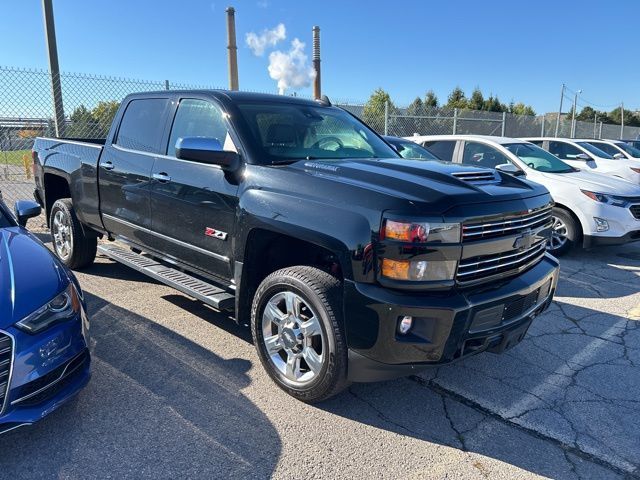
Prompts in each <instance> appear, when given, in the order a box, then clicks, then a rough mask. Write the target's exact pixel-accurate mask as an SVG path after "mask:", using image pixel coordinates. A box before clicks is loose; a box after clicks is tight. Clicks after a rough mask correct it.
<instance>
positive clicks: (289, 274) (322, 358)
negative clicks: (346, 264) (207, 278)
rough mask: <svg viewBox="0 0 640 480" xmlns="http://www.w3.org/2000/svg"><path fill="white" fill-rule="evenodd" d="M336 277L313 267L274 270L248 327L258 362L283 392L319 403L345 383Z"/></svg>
mask: <svg viewBox="0 0 640 480" xmlns="http://www.w3.org/2000/svg"><path fill="white" fill-rule="evenodd" d="M340 293H341V283H340V280H338V279H337V278H335V277H333V276H332V275H330V274H328V273H327V272H324V271H322V270H320V269H318V268H314V267H308V266H296V267H288V268H283V269H282V270H278V271H276V272H273V273H272V274H271V275H269V276H268V277H267V278H265V279H264V281H263V282H262V283H261V284H260V286H259V287H258V289H257V291H256V294H255V297H254V299H253V305H252V309H251V331H252V335H253V341H254V344H255V346H256V349H257V351H258V356H259V358H260V362H261V363H262V366H263V367H264V368H265V370H266V371H267V373H268V374H269V376H270V377H271V378H272V380H273V381H274V382H275V383H276V384H277V385H278V386H279V387H280V388H282V389H283V390H284V391H286V392H287V393H289V394H290V395H292V396H293V397H295V398H297V399H298V400H302V401H303V402H308V403H312V402H319V401H322V400H326V399H327V398H329V397H331V396H333V395H336V394H337V393H339V392H340V391H341V390H343V389H344V388H346V387H347V386H348V381H347V346H346V342H345V339H344V333H343V330H342V325H341V322H340V316H341V312H342V303H341V294H340Z"/></svg>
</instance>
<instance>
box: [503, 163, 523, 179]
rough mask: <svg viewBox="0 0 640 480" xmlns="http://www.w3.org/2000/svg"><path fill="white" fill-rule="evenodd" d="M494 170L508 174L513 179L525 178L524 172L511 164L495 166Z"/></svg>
mask: <svg viewBox="0 0 640 480" xmlns="http://www.w3.org/2000/svg"><path fill="white" fill-rule="evenodd" d="M496 170H499V171H501V172H503V173H508V174H509V175H513V176H514V177H523V176H526V174H525V173H524V170H521V169H519V168H518V167H516V166H515V165H514V164H513V163H502V164H500V165H496Z"/></svg>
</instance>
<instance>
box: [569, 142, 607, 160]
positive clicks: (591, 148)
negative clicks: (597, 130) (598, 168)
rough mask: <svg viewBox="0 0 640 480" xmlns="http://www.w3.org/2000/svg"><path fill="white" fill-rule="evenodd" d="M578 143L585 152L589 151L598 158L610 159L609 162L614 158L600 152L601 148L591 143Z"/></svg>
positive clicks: (602, 151)
mask: <svg viewBox="0 0 640 480" xmlns="http://www.w3.org/2000/svg"><path fill="white" fill-rule="evenodd" d="M576 143H577V144H578V145H580V146H581V147H582V148H584V149H585V150H587V151H588V152H591V153H592V154H594V155H595V156H596V157H600V158H608V159H609V160H611V159H612V158H613V156H612V155H609V154H608V153H607V152H605V151H604V150H600V149H599V148H596V147H594V146H593V145H591V144H590V143H587V142H576Z"/></svg>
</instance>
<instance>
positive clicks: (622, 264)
mask: <svg viewBox="0 0 640 480" xmlns="http://www.w3.org/2000/svg"><path fill="white" fill-rule="evenodd" d="M78 276H79V278H80V281H81V283H82V285H83V287H84V289H85V292H86V295H87V298H88V306H89V311H90V315H91V317H92V336H93V343H94V363H93V378H92V381H91V383H90V384H89V386H88V387H87V388H86V389H85V390H84V391H83V392H82V393H81V394H80V395H79V396H78V397H77V398H76V399H74V400H73V401H71V402H70V403H68V404H66V405H65V406H63V407H62V408H60V409H59V410H58V411H56V412H55V413H53V414H52V415H51V416H50V417H48V418H47V419H46V420H44V421H42V422H40V423H39V424H37V425H35V426H33V427H30V428H24V429H19V430H16V431H14V432H11V433H9V434H7V435H4V436H2V437H0V477H2V478H12V479H18V478H65V479H66V478H70V479H76V478H78V479H79V478H82V479H86V478H140V477H151V478H220V477H224V478H248V477H251V478H267V477H271V476H273V477H276V478H371V477H373V478H379V477H392V478H444V477H446V478H530V477H535V476H546V477H552V478H593V479H596V478H597V479H603V478H618V477H620V478H623V477H635V476H640V468H639V467H640V415H639V413H640V400H639V399H640V328H639V326H640V246H633V245H632V246H626V247H617V248H609V249H602V250H595V251H591V252H577V253H574V254H571V255H569V256H567V257H564V258H563V259H562V273H561V280H560V283H559V287H558V292H557V296H556V300H555V302H554V304H553V306H552V307H551V309H550V310H549V311H548V312H547V313H545V314H544V315H542V316H540V317H539V318H537V319H536V320H535V322H534V324H533V326H532V328H531V330H530V332H529V334H528V336H527V337H526V339H525V340H524V341H523V342H522V343H521V344H520V345H518V346H517V347H515V348H514V349H512V350H510V351H508V352H507V353H505V354H503V355H500V356H498V355H493V354H483V355H481V356H477V357H474V358H472V359H469V360H467V361H465V362H462V363H459V364H456V365H451V366H446V367H441V368H438V369H433V370H429V371H427V372H425V373H423V374H421V375H419V376H414V377H411V378H406V379H400V380H396V381H391V382H386V383H379V384H367V385H364V384H359V385H353V386H352V387H351V388H350V389H349V390H348V391H347V392H345V393H344V394H342V395H340V396H338V397H336V398H334V399H332V400H330V401H328V402H326V403H323V404H321V405H316V406H307V405H304V404H302V403H299V402H297V401H295V400H294V399H292V398H291V397H289V396H287V395H286V394H285V393H284V392H282V391H280V390H279V389H278V388H277V387H276V386H275V385H274V384H272V383H271V382H270V381H269V379H268V377H267V375H266V374H264V373H263V371H262V368H261V366H260V364H259V361H258V358H257V356H256V353H255V350H254V348H253V345H252V343H251V339H250V334H249V332H248V330H246V329H243V328H241V327H237V326H235V323H233V322H232V321H231V320H229V319H228V318H227V317H226V316H225V315H222V314H220V313H218V312H216V311H214V310H212V309H210V308H208V307H206V306H204V305H202V304H200V303H198V302H195V301H193V300H191V299H189V298H188V297H186V296H184V295H182V294H180V293H177V292H175V291H173V290H172V289H170V288H168V287H165V286H163V285H160V284H157V283H155V282H153V281H152V280H150V279H148V278H147V277H144V276H142V275H140V274H138V273H136V272H134V271H132V270H130V269H128V268H126V267H124V266H121V265H118V264H116V263H113V262H112V261H111V260H108V259H106V258H102V257H99V258H98V261H97V263H96V264H95V265H94V266H93V267H91V268H90V269H88V270H86V271H84V272H83V273H80V274H79V275H78Z"/></svg>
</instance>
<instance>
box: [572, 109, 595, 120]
mask: <svg viewBox="0 0 640 480" xmlns="http://www.w3.org/2000/svg"><path fill="white" fill-rule="evenodd" d="M597 113H598V112H596V111H595V110H594V109H593V108H591V107H589V106H586V107H584V108H583V109H582V110H581V111H580V113H578V114H577V115H576V120H581V121H583V122H588V121H593V119H594V117H595V115H596V114H597ZM569 118H570V119H571V118H573V111H571V112H569Z"/></svg>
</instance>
